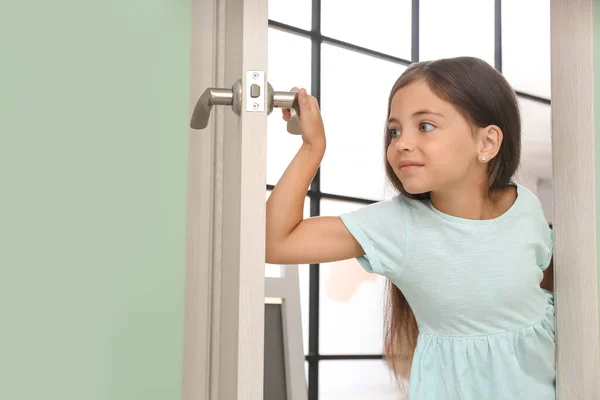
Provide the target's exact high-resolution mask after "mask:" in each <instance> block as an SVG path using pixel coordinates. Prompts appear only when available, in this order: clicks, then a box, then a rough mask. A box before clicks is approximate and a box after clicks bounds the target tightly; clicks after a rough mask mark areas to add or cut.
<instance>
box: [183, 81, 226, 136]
mask: <svg viewBox="0 0 600 400" xmlns="http://www.w3.org/2000/svg"><path fill="white" fill-rule="evenodd" d="M213 105H216V106H233V90H232V89H216V88H208V89H206V90H205V91H204V93H202V96H200V99H199V100H198V102H197V103H196V106H195V107H194V112H193V113H192V120H191V121H190V127H191V128H193V129H204V128H206V126H207V125H208V118H209V117H210V110H211V109H212V106H213Z"/></svg>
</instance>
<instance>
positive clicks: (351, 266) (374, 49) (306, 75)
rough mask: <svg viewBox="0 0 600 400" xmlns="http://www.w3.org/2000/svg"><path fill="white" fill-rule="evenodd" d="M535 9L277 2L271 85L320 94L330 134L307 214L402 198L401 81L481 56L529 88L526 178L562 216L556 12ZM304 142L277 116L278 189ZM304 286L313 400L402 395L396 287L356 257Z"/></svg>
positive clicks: (467, 3)
mask: <svg viewBox="0 0 600 400" xmlns="http://www.w3.org/2000/svg"><path fill="white" fill-rule="evenodd" d="M526 3H527V4H524V3H523V2H520V1H518V0H504V1H500V0H450V1H448V0H372V1H369V2H348V1H342V0H313V1H309V0H300V1H297V2H294V3H293V6H291V5H290V4H291V3H290V4H288V3H286V2H281V1H273V0H272V1H270V2H269V12H270V15H269V18H270V19H269V27H270V30H269V82H270V83H271V84H272V85H273V86H274V87H275V88H276V90H288V89H289V88H291V87H293V86H301V87H305V88H306V89H307V90H308V91H309V92H310V93H311V94H312V95H314V96H315V97H316V98H317V99H318V100H319V103H320V105H321V110H322V113H323V118H324V121H325V125H326V126H325V128H326V131H327V137H328V148H327V153H326V155H325V158H324V159H323V163H322V165H321V169H320V170H319V172H318V173H317V175H316V176H315V179H314V181H313V183H312V184H311V188H310V190H309V191H308V193H307V200H306V204H305V215H306V216H309V215H310V216H317V215H338V214H340V213H342V212H345V211H349V210H352V209H355V208H357V207H361V206H364V205H366V204H370V203H372V202H375V201H379V200H383V199H387V198H390V197H391V196H392V195H393V194H395V193H394V192H393V190H391V189H390V186H389V184H387V183H386V181H385V175H384V169H383V154H384V149H383V129H384V122H385V121H383V119H384V117H385V114H384V112H385V105H386V104H387V97H388V95H389V90H390V89H391V86H392V84H393V83H394V81H395V79H396V78H397V77H398V76H399V75H400V74H401V73H402V72H403V71H404V69H405V68H406V66H407V65H409V64H410V63H411V62H415V61H420V60H429V59H436V58H442V57H454V56H461V55H462V56H464V55H469V56H476V57H479V58H482V59H483V60H485V61H487V62H488V63H489V64H490V65H493V66H494V67H495V68H496V69H498V70H499V71H500V72H502V73H503V74H504V76H505V77H506V78H507V79H508V81H509V83H510V84H511V85H512V86H513V88H514V89H515V90H516V91H517V94H518V97H519V104H520V107H521V116H522V140H523V145H522V167H521V169H520V171H519V173H518V176H517V178H518V180H520V181H521V183H523V184H524V185H525V186H527V187H528V188H529V189H531V190H532V191H533V192H534V193H536V194H537V195H538V197H540V200H541V201H542V204H543V206H544V210H545V212H546V215H547V216H548V218H549V219H550V218H551V215H552V202H551V199H552V195H551V192H552V184H551V182H552V168H551V125H550V57H549V49H550V32H549V26H550V13H549V9H550V8H549V7H550V6H549V0H532V1H530V2H526ZM284 4H285V5H284ZM342 16H343V17H342ZM531 16H535V18H532V17H531ZM275 112H277V110H276V111H275ZM357 115H361V117H360V118H356V116H357ZM298 139H299V138H298V137H297V136H294V135H289V134H287V132H286V130H285V124H284V122H283V121H282V119H281V115H274V116H272V117H271V118H269V122H268V139H267V140H268V142H267V151H268V161H267V183H268V185H267V190H270V189H272V188H273V185H275V184H276V183H277V180H278V179H279V177H280V176H281V174H282V173H283V171H284V169H285V168H286V167H287V165H288V163H289V162H290V161H291V159H292V158H293V156H294V154H295V152H296V151H297V150H298V147H299V144H300V142H299V140H298ZM357 159H359V160H360V162H357ZM268 273H271V274H277V270H276V269H275V270H269V271H268ZM300 281H301V282H300V290H301V296H302V298H301V303H302V319H303V321H302V323H303V330H304V332H303V333H304V349H305V354H306V369H307V379H308V388H309V397H308V398H309V400H315V399H319V398H320V399H338V398H339V399H342V398H343V399H346V398H353V399H362V398H364V399H367V398H368V399H371V398H377V399H387V398H389V399H392V398H395V397H394V393H395V392H394V383H393V382H392V381H391V380H390V379H389V378H390V376H389V371H388V369H387V367H386V366H385V363H384V362H383V361H382V346H383V342H382V323H383V320H382V318H383V296H384V294H385V291H384V285H383V284H384V279H383V278H381V277H378V276H375V275H369V274H367V273H365V272H364V271H363V270H362V268H361V267H360V266H359V265H358V263H357V262H356V261H354V260H349V261H345V262H340V263H330V264H323V265H311V266H305V268H301V269H300Z"/></svg>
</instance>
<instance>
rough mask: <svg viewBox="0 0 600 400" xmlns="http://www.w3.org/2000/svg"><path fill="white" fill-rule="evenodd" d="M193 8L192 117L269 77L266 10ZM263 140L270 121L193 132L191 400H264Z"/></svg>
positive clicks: (245, 0) (225, 118) (243, 5)
mask: <svg viewBox="0 0 600 400" xmlns="http://www.w3.org/2000/svg"><path fill="white" fill-rule="evenodd" d="M191 4H192V7H191V14H192V15H191V18H192V32H191V34H192V41H191V42H192V48H191V55H192V57H191V59H192V62H191V90H190V115H191V112H192V110H193V107H194V105H195V104H196V102H197V101H198V98H199V97H200V95H201V94H202V92H203V91H204V90H205V89H207V88H211V87H212V88H231V87H232V85H233V84H234V82H235V81H236V80H238V79H240V78H242V79H243V80H244V81H243V82H244V83H243V84H245V80H246V77H245V71H265V72H266V70H267V45H266V44H267V32H268V15H267V11H268V9H267V5H268V0H192V1H191ZM265 79H266V76H265ZM245 109H246V104H245V100H244V102H243V103H242V110H245ZM266 131H267V115H266V113H265V112H245V111H242V113H241V116H239V117H238V116H237V115H236V114H234V113H233V111H232V109H231V107H223V106H218V107H213V110H212V115H211V117H210V120H209V125H208V127H207V128H206V129H203V130H201V131H197V130H192V129H190V132H189V149H188V151H189V155H188V159H189V167H188V204H187V207H188V229H187V263H186V264H187V265H186V293H185V328H184V361H183V363H184V365H183V395H182V397H183V398H184V399H186V400H192V399H193V400H200V399H201V400H205V399H206V400H229V399H236V400H237V399H252V400H256V399H261V398H262V395H263V357H264V353H263V341H264V339H263V338H264V285H265V280H264V265H265V264H264V256H265V253H264V248H265V242H264V241H265V207H264V204H265V203H264V202H265V187H266Z"/></svg>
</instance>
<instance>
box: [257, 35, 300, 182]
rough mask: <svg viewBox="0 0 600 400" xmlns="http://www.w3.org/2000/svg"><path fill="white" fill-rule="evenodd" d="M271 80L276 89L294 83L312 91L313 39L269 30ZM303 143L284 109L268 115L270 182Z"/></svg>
mask: <svg viewBox="0 0 600 400" xmlns="http://www.w3.org/2000/svg"><path fill="white" fill-rule="evenodd" d="M268 68H269V70H268V80H269V83H271V85H272V86H273V89H274V90H277V91H287V90H290V89H291V88H293V87H294V86H297V87H303V88H306V89H307V90H308V91H310V40H309V39H306V38H303V37H301V36H297V35H293V34H290V33H286V32H282V31H279V30H276V29H269V65H268ZM301 144H302V139H301V138H300V136H299V135H291V134H289V133H288V132H287V130H286V123H285V121H284V120H283V119H282V118H281V109H279V108H276V109H274V110H273V112H272V113H271V115H270V116H269V118H267V183H269V184H272V185H274V184H276V183H277V181H278V180H279V178H280V177H281V175H282V174H283V171H285V169H286V168H287V166H288V165H289V163H290V162H291V161H292V159H293V158H294V156H295V155H296V152H297V151H298V149H299V148H300V145H301Z"/></svg>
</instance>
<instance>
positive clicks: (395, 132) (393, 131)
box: [390, 129, 400, 139]
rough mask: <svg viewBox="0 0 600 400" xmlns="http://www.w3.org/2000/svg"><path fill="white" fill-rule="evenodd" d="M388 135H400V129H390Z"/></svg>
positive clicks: (395, 136) (394, 136)
mask: <svg viewBox="0 0 600 400" xmlns="http://www.w3.org/2000/svg"><path fill="white" fill-rule="evenodd" d="M390 136H391V137H392V139H393V138H397V137H398V136H400V129H390Z"/></svg>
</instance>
